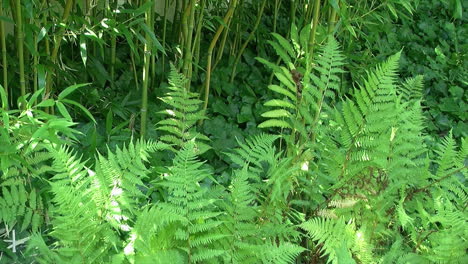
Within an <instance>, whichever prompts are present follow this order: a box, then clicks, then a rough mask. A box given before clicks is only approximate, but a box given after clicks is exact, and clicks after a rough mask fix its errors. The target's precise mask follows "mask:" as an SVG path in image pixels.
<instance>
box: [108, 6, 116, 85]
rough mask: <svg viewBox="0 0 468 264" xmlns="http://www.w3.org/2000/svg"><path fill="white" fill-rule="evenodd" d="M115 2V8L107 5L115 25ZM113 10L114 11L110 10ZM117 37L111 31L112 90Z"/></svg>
mask: <svg viewBox="0 0 468 264" xmlns="http://www.w3.org/2000/svg"><path fill="white" fill-rule="evenodd" d="M117 4H118V3H117V1H115V6H114V7H111V4H110V3H109V5H108V7H107V8H108V15H109V16H112V17H113V19H114V22H115V23H116V24H117V14H116V12H115V10H116V9H117ZM112 9H114V10H112ZM116 46H117V35H116V33H115V32H114V31H113V30H111V61H110V77H111V80H110V86H111V88H112V89H113V88H114V85H115V60H116V52H117V47H116Z"/></svg>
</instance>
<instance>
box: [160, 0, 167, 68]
mask: <svg viewBox="0 0 468 264" xmlns="http://www.w3.org/2000/svg"><path fill="white" fill-rule="evenodd" d="M168 6H169V0H164V21H163V39H162V46H163V47H164V48H166V35H167V20H168V18H167V12H168ZM165 68H166V55H164V54H163V55H162V72H163V74H164V72H165Z"/></svg>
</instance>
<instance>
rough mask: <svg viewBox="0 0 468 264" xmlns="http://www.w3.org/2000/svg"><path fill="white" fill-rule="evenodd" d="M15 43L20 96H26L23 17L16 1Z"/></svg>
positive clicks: (19, 4) (18, 0) (19, 5)
mask: <svg viewBox="0 0 468 264" xmlns="http://www.w3.org/2000/svg"><path fill="white" fill-rule="evenodd" d="M15 8H16V41H17V45H18V63H19V74H20V80H19V82H20V89H21V96H24V95H25V94H26V82H25V80H24V43H23V40H24V35H23V15H22V11H21V1H20V0H16V2H15Z"/></svg>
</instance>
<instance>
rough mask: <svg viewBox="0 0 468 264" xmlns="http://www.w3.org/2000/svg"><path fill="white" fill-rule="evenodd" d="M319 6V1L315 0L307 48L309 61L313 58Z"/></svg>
mask: <svg viewBox="0 0 468 264" xmlns="http://www.w3.org/2000/svg"><path fill="white" fill-rule="evenodd" d="M320 5H321V3H320V0H315V4H314V16H313V21H312V30H311V31H310V37H309V46H308V51H309V56H310V57H309V58H310V60H312V58H313V56H314V46H315V36H316V33H317V26H318V21H319V15H320Z"/></svg>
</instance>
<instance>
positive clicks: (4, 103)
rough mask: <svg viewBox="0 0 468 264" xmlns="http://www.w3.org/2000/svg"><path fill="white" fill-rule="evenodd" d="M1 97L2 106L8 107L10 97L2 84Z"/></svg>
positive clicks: (0, 87)
mask: <svg viewBox="0 0 468 264" xmlns="http://www.w3.org/2000/svg"><path fill="white" fill-rule="evenodd" d="M0 99H1V100H2V108H3V109H6V108H7V106H8V99H7V95H6V92H5V88H3V86H2V85H1V84H0Z"/></svg>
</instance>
